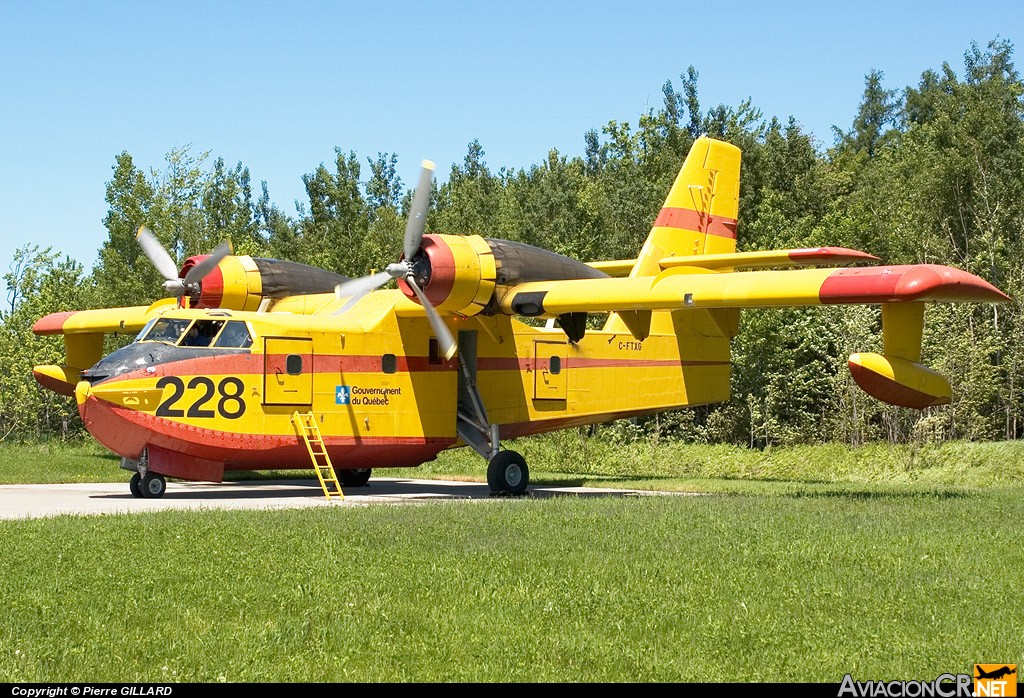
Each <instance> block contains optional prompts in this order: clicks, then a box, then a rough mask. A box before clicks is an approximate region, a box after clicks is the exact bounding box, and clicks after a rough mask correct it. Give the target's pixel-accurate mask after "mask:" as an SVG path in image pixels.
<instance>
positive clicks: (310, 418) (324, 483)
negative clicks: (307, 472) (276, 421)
mask: <svg viewBox="0 0 1024 698" xmlns="http://www.w3.org/2000/svg"><path fill="white" fill-rule="evenodd" d="M292 423H293V424H294V425H295V428H296V429H298V430H299V434H300V435H301V436H302V440H303V441H304V442H305V444H306V450H307V451H309V459H310V460H311V461H313V470H315V471H316V477H317V479H318V480H320V487H322V488H323V490H324V496H325V497H327V499H330V498H331V497H332V496H337V497H338V499H345V494H344V493H343V492H342V491H341V483H340V482H338V476H337V475H335V474H334V466H333V465H332V464H331V457H330V456H328V455H327V448H326V447H325V446H324V439H323V437H322V436H321V435H320V427H318V426H317V425H316V416H315V415H314V414H313V413H312V412H308V413H306V414H301V413H299V412H294V413H293V414H292ZM332 487H333V489H332Z"/></svg>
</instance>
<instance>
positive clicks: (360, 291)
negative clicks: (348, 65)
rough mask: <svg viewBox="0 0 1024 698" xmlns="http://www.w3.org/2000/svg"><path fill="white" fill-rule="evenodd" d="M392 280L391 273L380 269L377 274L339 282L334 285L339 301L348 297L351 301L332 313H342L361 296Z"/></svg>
mask: <svg viewBox="0 0 1024 698" xmlns="http://www.w3.org/2000/svg"><path fill="white" fill-rule="evenodd" d="M390 280H391V274H389V273H387V272H386V271H379V272H377V273H376V274H370V275H369V276H361V277H359V278H358V279H349V280H348V281H346V282H344V283H341V284H338V285H337V286H335V287H334V295H336V296H337V297H338V300H339V301H341V300H345V299H346V298H348V299H349V301H348V303H346V304H345V305H343V306H341V308H339V309H338V310H336V311H334V313H332V314H333V315H341V314H342V313H344V312H345V311H346V310H348V309H349V308H351V307H352V306H353V305H355V304H356V302H357V301H358V300H359V299H360V298H362V297H363V296H365V295H366V294H367V293H369V292H370V291H373V290H374V289H377V288H380V287H381V286H383V285H384V284H386V283H387V282H388V281H390Z"/></svg>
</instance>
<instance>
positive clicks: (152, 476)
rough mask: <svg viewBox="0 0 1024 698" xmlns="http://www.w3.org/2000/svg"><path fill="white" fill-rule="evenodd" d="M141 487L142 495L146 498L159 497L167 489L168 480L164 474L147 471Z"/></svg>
mask: <svg viewBox="0 0 1024 698" xmlns="http://www.w3.org/2000/svg"><path fill="white" fill-rule="evenodd" d="M139 489H140V490H142V496H143V497H145V498H146V499H159V498H160V497H163V496H164V492H166V491H167V480H164V476H163V475H158V474H157V473H146V477H144V478H142V482H141V486H140V488H139Z"/></svg>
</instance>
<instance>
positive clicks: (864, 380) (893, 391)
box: [849, 352, 953, 410]
mask: <svg viewBox="0 0 1024 698" xmlns="http://www.w3.org/2000/svg"><path fill="white" fill-rule="evenodd" d="M849 366H850V373H851V374H852V375H853V379H854V380H855V381H857V385H859V386H860V387H861V389H862V390H863V391H864V392H866V393H867V394H868V395H870V396H872V397H873V398H876V399H878V400H881V401H882V402H887V403H889V404H890V405H899V406H900V407H913V408H915V409H919V410H920V409H924V408H925V407H931V406H933V405H945V404H948V403H949V402H950V400H951V399H952V394H953V393H952V389H951V388H950V386H949V381H947V380H946V378H945V377H944V376H943V375H942V374H940V373H936V372H935V371H933V370H931V369H930V368H928V367H926V366H922V365H921V364H919V363H916V362H914V361H908V360H907V359H901V358H899V357H896V356H888V355H885V354H875V353H872V352H869V353H862V354H852V355H851V356H850V361H849Z"/></svg>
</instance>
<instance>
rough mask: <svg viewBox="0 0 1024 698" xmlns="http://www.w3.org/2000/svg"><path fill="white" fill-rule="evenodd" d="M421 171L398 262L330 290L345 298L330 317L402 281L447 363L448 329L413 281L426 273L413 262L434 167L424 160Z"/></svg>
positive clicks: (451, 343)
mask: <svg viewBox="0 0 1024 698" xmlns="http://www.w3.org/2000/svg"><path fill="white" fill-rule="evenodd" d="M422 168H423V169H422V170H421V171H420V180H419V183H418V184H417V185H416V191H415V192H414V193H413V196H412V209H411V210H410V211H409V221H408V222H407V223H406V224H405V245H404V249H403V252H404V255H403V256H402V259H401V261H398V262H394V263H392V264H389V265H387V266H386V267H385V268H384V271H381V272H377V273H376V274H370V275H369V276H363V277H360V278H358V279H352V280H350V281H346V282H344V283H341V284H338V286H337V287H336V288H335V289H334V292H335V295H337V297H338V300H339V301H344V300H345V299H346V298H347V299H348V301H347V302H346V303H345V304H344V305H342V306H341V308H339V309H338V310H337V311H335V313H334V314H335V315H340V314H341V313H344V312H345V311H347V310H348V309H349V308H351V307H352V306H353V305H355V304H356V302H357V301H359V299H360V298H362V297H363V296H365V295H366V294H367V293H370V292H371V291H373V290H375V289H377V288H380V287H381V286H383V285H384V284H386V283H387V282H388V281H390V280H391V279H402V280H403V281H405V283H407V284H409V287H410V288H412V290H413V292H414V293H415V294H416V297H417V298H419V300H420V303H422V304H423V308H424V310H426V312H427V320H428V321H429V322H430V327H431V329H432V330H433V331H434V335H435V336H436V337H437V341H438V343H439V344H440V348H441V352H442V353H443V354H444V357H445V358H446V359H450V358H452V356H453V355H454V354H455V350H456V349H457V347H458V345H457V344H456V342H455V338H454V337H453V336H452V333H451V331H450V330H449V329H448V326H447V325H445V324H444V320H442V319H441V316H440V315H439V314H438V312H437V310H435V309H434V306H433V305H432V304H431V303H430V300H429V299H428V298H427V294H425V293H424V292H423V289H421V288H420V283H421V282H420V281H417V277H421V279H423V278H424V277H425V276H426V272H427V269H425V268H424V267H423V266H422V265H421V264H419V262H420V261H421V260H423V261H425V260H424V258H423V256H422V255H421V256H420V257H419V258H417V257H416V253H417V252H419V251H420V246H421V245H422V244H423V230H424V228H425V227H426V225H427V209H428V208H430V190H431V187H432V186H433V177H434V163H432V162H430V161H429V160H424V161H423V165H422Z"/></svg>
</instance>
